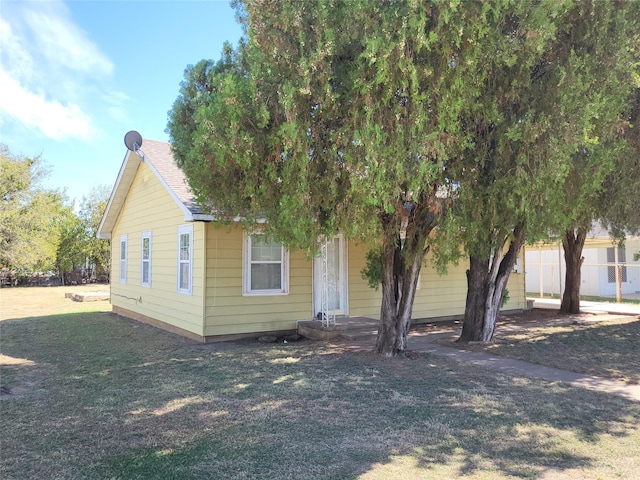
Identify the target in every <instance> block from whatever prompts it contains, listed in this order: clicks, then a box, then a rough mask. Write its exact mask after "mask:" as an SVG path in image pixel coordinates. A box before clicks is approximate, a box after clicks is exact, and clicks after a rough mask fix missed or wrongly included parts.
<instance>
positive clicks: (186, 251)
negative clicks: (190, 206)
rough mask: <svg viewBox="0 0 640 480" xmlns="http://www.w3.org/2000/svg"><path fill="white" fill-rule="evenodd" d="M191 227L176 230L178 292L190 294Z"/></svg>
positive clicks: (191, 261) (191, 263)
mask: <svg viewBox="0 0 640 480" xmlns="http://www.w3.org/2000/svg"><path fill="white" fill-rule="evenodd" d="M192 265H193V225H186V226H183V227H180V228H179V229H178V292H180V293H191V273H192Z"/></svg>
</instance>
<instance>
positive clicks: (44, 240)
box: [0, 145, 66, 273]
mask: <svg viewBox="0 0 640 480" xmlns="http://www.w3.org/2000/svg"><path fill="white" fill-rule="evenodd" d="M47 174H48V171H47V169H46V167H45V166H44V164H43V161H42V159H41V158H40V157H34V158H28V157H21V156H17V155H13V154H12V153H11V152H10V151H9V149H8V148H7V146H6V145H0V264H2V265H3V266H4V267H5V268H9V269H11V270H15V271H17V272H19V273H30V272H34V271H42V270H49V269H52V268H53V267H54V263H55V252H56V247H57V242H58V238H59V235H58V229H57V224H56V218H57V217H58V214H59V212H60V210H61V209H63V208H64V205H65V201H66V199H65V197H64V195H63V194H62V193H60V192H58V191H55V190H48V189H45V188H43V187H42V185H41V181H42V179H43V178H45V177H46V175H47Z"/></svg>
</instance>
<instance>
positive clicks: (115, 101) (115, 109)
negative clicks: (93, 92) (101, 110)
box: [104, 91, 131, 123]
mask: <svg viewBox="0 0 640 480" xmlns="http://www.w3.org/2000/svg"><path fill="white" fill-rule="evenodd" d="M104 99H105V101H106V102H107V104H108V105H109V107H108V108H107V111H108V112H109V115H111V118H113V119H114V120H115V121H117V122H119V123H131V118H129V115H127V113H126V110H125V105H126V104H127V103H128V102H129V100H130V98H129V96H128V95H127V94H125V93H123V92H116V91H109V92H107V93H106V94H105V96H104Z"/></svg>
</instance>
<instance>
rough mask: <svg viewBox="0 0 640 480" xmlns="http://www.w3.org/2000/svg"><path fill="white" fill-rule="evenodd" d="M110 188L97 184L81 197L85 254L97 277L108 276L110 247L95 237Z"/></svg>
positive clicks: (107, 200)
mask: <svg viewBox="0 0 640 480" xmlns="http://www.w3.org/2000/svg"><path fill="white" fill-rule="evenodd" d="M110 195H111V188H110V187H108V186H107V185H98V186H95V187H93V188H92V189H91V191H90V192H89V195H88V196H87V197H84V198H83V199H82V204H81V205H80V213H79V217H80V219H81V220H82V225H83V228H84V230H85V232H86V234H87V240H86V244H85V254H86V256H87V259H88V260H89V264H91V265H94V266H95V270H96V271H95V274H96V276H98V277H101V276H104V277H106V278H107V279H108V278H109V270H110V269H109V264H110V256H111V247H110V242H109V241H108V240H102V239H99V238H97V237H96V234H97V233H98V227H99V226H100V221H101V220H102V215H103V214H104V211H105V210H106V208H107V203H109V197H110Z"/></svg>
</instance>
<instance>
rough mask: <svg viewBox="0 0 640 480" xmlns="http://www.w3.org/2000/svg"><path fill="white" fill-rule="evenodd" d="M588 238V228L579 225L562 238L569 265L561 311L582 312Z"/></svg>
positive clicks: (565, 257)
mask: <svg viewBox="0 0 640 480" xmlns="http://www.w3.org/2000/svg"><path fill="white" fill-rule="evenodd" d="M586 238H587V229H586V228H583V227H578V228H576V229H575V230H567V231H566V232H565V233H564V238H563V239H562V248H563V250H564V261H565V263H566V265H567V269H566V272H565V281H564V292H563V293H562V302H561V303H560V313H580V284H581V282H582V262H584V257H583V256H582V249H583V247H584V241H585V239H586Z"/></svg>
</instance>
